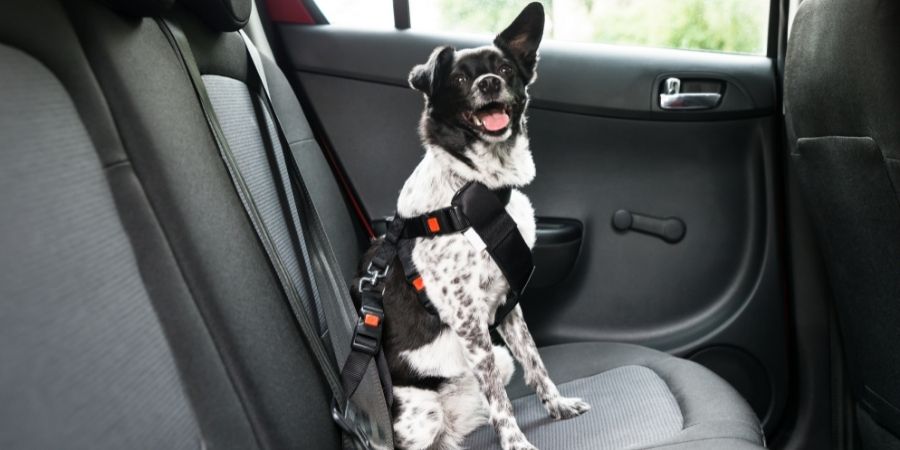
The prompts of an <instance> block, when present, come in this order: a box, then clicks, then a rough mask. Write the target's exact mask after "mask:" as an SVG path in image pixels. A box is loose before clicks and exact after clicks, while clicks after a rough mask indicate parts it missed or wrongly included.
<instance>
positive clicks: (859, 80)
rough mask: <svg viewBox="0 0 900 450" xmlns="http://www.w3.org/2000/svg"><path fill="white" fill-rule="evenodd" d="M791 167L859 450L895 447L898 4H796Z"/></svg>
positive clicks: (899, 306) (813, 0) (872, 0)
mask: <svg viewBox="0 0 900 450" xmlns="http://www.w3.org/2000/svg"><path fill="white" fill-rule="evenodd" d="M784 90H785V111H786V116H787V117H786V120H787V124H788V135H789V140H790V142H791V144H792V147H793V148H792V160H793V164H794V168H795V170H796V174H797V177H798V181H799V184H800V186H801V190H802V193H803V196H804V199H805V202H806V204H807V206H808V209H809V211H810V215H811V217H812V219H813V224H814V228H815V231H816V233H817V235H818V238H819V239H818V240H819V243H820V246H821V248H822V251H823V255H824V257H825V259H826V261H825V263H826V268H827V270H828V276H829V281H830V284H831V288H832V291H833V294H834V305H835V310H836V312H837V318H838V322H839V325H840V331H841V334H842V339H843V343H844V347H845V353H846V354H847V358H848V363H847V369H848V371H849V375H850V380H851V383H852V388H853V389H852V391H853V394H854V398H855V401H856V403H857V406H858V409H859V419H858V425H859V429H860V432H861V435H862V440H863V443H864V444H865V445H866V447H867V448H872V449H874V448H896V446H898V445H900V438H898V436H900V383H898V380H900V352H898V351H897V350H896V344H897V343H898V342H900V197H898V193H900V3H898V2H894V1H884V0H805V1H804V2H802V3H801V5H800V8H799V10H798V12H797V15H796V18H795V20H794V23H793V29H792V30H791V36H790V38H789V40H788V53H787V59H786V62H785V88H784Z"/></svg>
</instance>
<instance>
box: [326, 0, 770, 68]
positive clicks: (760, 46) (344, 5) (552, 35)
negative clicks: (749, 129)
mask: <svg viewBox="0 0 900 450" xmlns="http://www.w3.org/2000/svg"><path fill="white" fill-rule="evenodd" d="M530 1H531V0H491V1H483V0H409V17H410V24H411V28H412V29H414V30H417V31H432V32H451V33H470V34H471V33H475V34H493V33H496V32H497V31H499V30H500V29H501V28H502V27H503V26H505V25H507V24H509V22H510V21H511V20H512V19H513V18H514V17H515V16H516V14H517V13H518V12H519V11H521V10H522V8H523V7H524V6H525V5H526V4H528V3H529V2H530ZM542 3H543V4H544V7H545V10H546V12H547V24H546V27H545V33H544V37H545V38H546V39H553V40H557V41H571V42H592V43H602V44H617V45H641V46H651V47H667V48H682V49H691V50H707V51H719V52H730V53H748V54H756V55H761V54H765V52H766V38H767V34H768V33H767V30H768V21H769V3H770V1H769V0H544V1H542ZM316 4H317V5H318V6H319V8H320V9H321V10H322V13H323V14H324V15H325V17H326V18H327V19H328V20H329V21H330V22H331V23H333V24H338V25H350V26H364V27H390V26H392V25H393V4H394V2H393V1H389V0H316Z"/></svg>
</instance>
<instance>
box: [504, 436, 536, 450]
mask: <svg viewBox="0 0 900 450" xmlns="http://www.w3.org/2000/svg"><path fill="white" fill-rule="evenodd" d="M502 447H503V450H538V448H537V447H535V446H533V445H531V442H528V441H527V440H524V438H523V440H521V441H518V442H514V443H511V444H508V445H503V446H502Z"/></svg>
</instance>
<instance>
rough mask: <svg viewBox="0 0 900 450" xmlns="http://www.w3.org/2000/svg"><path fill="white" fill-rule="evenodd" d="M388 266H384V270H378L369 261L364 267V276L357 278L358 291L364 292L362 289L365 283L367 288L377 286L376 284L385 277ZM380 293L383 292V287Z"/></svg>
mask: <svg viewBox="0 0 900 450" xmlns="http://www.w3.org/2000/svg"><path fill="white" fill-rule="evenodd" d="M388 270H389V268H387V267H385V268H384V270H382V271H378V270H376V269H375V267H374V266H373V265H372V263H369V267H367V268H366V275H368V276H366V277H361V278H360V279H359V286H358V287H359V292H365V290H364V289H363V288H364V287H365V286H366V285H367V284H368V287H369V288H374V287H376V286H378V284H379V283H380V282H381V281H382V280H384V278H385V277H387V274H388ZM381 293H382V295H383V294H384V288H382V289H381Z"/></svg>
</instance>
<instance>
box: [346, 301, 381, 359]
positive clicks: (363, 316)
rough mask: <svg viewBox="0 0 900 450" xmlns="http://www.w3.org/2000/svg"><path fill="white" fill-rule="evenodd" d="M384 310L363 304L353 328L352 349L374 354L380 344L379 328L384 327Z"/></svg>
mask: <svg viewBox="0 0 900 450" xmlns="http://www.w3.org/2000/svg"><path fill="white" fill-rule="evenodd" d="M383 324H384V310H382V309H381V308H379V307H377V306H372V305H363V307H362V308H360V309H359V320H357V321H356V328H354V329H353V341H352V342H351V347H352V348H353V350H357V351H360V352H363V353H365V354H367V355H372V356H374V355H375V354H376V353H378V349H379V347H380V346H381V330H382V329H383V328H384V326H383Z"/></svg>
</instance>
